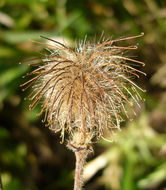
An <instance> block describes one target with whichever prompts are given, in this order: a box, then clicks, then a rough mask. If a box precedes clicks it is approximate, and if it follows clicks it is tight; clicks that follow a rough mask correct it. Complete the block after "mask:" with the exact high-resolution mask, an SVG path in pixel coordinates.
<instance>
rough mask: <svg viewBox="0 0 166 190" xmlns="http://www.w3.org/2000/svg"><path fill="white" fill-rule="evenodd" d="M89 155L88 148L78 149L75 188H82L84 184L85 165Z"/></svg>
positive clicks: (76, 189) (78, 189)
mask: <svg viewBox="0 0 166 190" xmlns="http://www.w3.org/2000/svg"><path fill="white" fill-rule="evenodd" d="M87 155H88V150H86V149H83V150H78V151H76V152H75V157H76V168H75V181H74V190H81V189H82V185H83V176H82V175H83V167H84V163H85V160H86V157H87Z"/></svg>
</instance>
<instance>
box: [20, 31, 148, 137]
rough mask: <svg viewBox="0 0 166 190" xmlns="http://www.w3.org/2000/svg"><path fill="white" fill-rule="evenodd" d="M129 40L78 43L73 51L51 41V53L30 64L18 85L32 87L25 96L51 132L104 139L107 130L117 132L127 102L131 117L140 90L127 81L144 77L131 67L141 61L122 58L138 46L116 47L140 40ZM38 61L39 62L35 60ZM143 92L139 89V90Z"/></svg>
mask: <svg viewBox="0 0 166 190" xmlns="http://www.w3.org/2000/svg"><path fill="white" fill-rule="evenodd" d="M142 35H143V34H140V35H138V36H132V37H127V38H120V39H117V40H109V41H102V42H100V43H88V42H85V40H84V41H83V42H81V43H80V44H78V47H76V49H75V50H73V49H71V48H69V47H67V46H65V45H64V44H61V43H60V42H57V41H54V40H52V39H49V38H45V37H43V38H45V39H47V40H49V41H52V42H53V43H54V45H49V44H46V46H47V45H48V46H52V47H53V49H52V50H51V52H52V53H51V54H50V55H47V56H44V57H40V58H34V59H30V60H28V61H29V62H31V65H32V66H36V67H37V68H36V69H34V70H33V71H32V72H31V73H28V74H27V75H26V76H25V77H29V76H33V77H32V78H31V79H29V80H28V81H27V82H25V83H24V84H23V85H22V86H24V89H23V90H26V89H28V88H29V87H31V86H33V90H32V92H31V93H30V95H29V97H28V98H29V100H31V101H32V103H31V105H30V109H34V108H35V106H36V105H37V104H38V103H39V102H41V112H40V113H39V115H41V114H42V113H43V112H45V116H44V120H43V121H44V122H45V121H46V122H47V123H48V125H49V127H50V129H52V130H54V131H55V132H57V131H61V135H62V138H63V137H64V133H65V132H67V133H68V134H71V135H72V134H74V133H76V132H77V133H78V132H80V133H81V134H83V135H84V136H89V135H90V136H91V137H92V138H93V137H97V138H100V137H103V138H104V133H105V131H110V132H111V131H112V130H114V129H119V128H120V121H121V120H122V118H121V116H120V112H121V111H122V110H124V112H125V114H126V115H127V111H126V109H125V103H127V104H128V105H129V106H130V108H131V110H132V111H133V113H134V114H135V111H134V108H133V102H135V103H136V104H137V105H138V106H139V103H138V101H139V99H140V96H139V94H138V92H137V90H138V89H140V90H142V89H141V88H140V87H139V86H137V85H136V84H135V83H134V82H133V81H132V80H131V76H135V77H137V78H139V74H144V75H145V73H144V72H142V71H140V70H138V69H136V68H134V67H133V66H132V65H133V64H140V65H142V66H144V63H143V62H140V61H137V60H134V59H131V58H129V57H127V56H125V55H124V52H125V51H126V50H134V49H136V48H137V47H136V46H127V47H120V46H116V45H115V43H117V42H119V41H122V40H130V39H133V38H137V37H140V36H142ZM39 60H40V61H39ZM142 91H143V90H142Z"/></svg>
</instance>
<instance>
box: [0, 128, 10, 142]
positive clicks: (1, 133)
mask: <svg viewBox="0 0 166 190" xmlns="http://www.w3.org/2000/svg"><path fill="white" fill-rule="evenodd" d="M9 135H10V134H9V131H8V130H7V129H5V128H2V127H0V140H2V139H6V138H8V137H9Z"/></svg>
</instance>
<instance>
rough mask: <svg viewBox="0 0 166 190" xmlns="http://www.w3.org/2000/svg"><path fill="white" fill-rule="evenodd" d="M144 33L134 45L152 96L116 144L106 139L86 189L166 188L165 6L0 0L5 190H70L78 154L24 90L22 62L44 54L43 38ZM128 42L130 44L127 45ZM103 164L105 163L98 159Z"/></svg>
mask: <svg viewBox="0 0 166 190" xmlns="http://www.w3.org/2000/svg"><path fill="white" fill-rule="evenodd" d="M102 31H104V32H105V35H106V37H108V36H110V37H111V38H113V39H115V38H119V37H123V36H132V35H137V34H140V33H141V32H144V33H145V36H144V37H142V38H139V39H135V40H134V41H132V44H133V43H139V48H138V50H136V51H135V52H134V54H133V55H134V56H135V57H136V59H138V60H140V61H144V62H145V63H146V66H145V67H144V68H140V69H141V70H143V71H144V72H146V73H147V77H141V78H140V80H139V81H136V83H137V84H139V85H140V86H141V87H142V88H144V89H146V90H147V92H146V93H144V94H142V96H143V98H144V99H145V102H142V103H141V110H137V112H138V116H137V117H135V118H134V120H133V121H126V122H123V123H122V128H123V129H122V131H121V132H119V133H118V134H117V135H116V137H115V138H116V140H115V142H113V143H106V142H103V141H101V142H100V143H98V144H96V145H94V149H95V153H94V155H91V156H90V158H89V164H88V166H93V168H94V173H93V174H92V175H91V177H88V166H87V168H86V170H85V177H86V180H87V183H86V186H85V189H87V190H164V189H165V190H166V1H164V0H123V1H122V0H102V1H99V0H89V1H88V0H0V173H1V177H2V182H3V187H4V190H39V189H40V190H55V189H57V190H71V189H72V188H73V172H72V171H73V169H74V167H75V166H74V164H75V163H74V162H75V158H74V154H73V153H72V152H70V151H69V150H67V149H66V147H65V145H62V144H60V143H59V141H60V137H59V134H54V133H52V132H51V131H49V130H48V128H46V127H45V126H44V124H43V123H42V122H41V118H39V117H37V116H36V113H37V112H38V108H36V109H35V110H33V111H29V110H28V104H29V102H28V101H24V97H26V96H27V94H28V91H27V92H25V93H23V92H22V91H21V89H20V87H19V85H20V84H21V83H23V82H24V79H22V76H23V75H24V74H25V73H26V72H27V71H28V66H27V64H22V65H19V64H18V63H19V62H20V61H22V60H24V59H27V58H31V57H36V56H40V54H41V51H42V48H43V47H42V46H40V45H38V44H34V43H32V41H31V40H36V41H39V40H40V35H44V36H46V37H52V38H63V39H65V40H69V41H71V42H75V40H78V39H82V38H84V37H85V35H87V36H88V39H92V38H94V36H96V38H97V37H98V36H100V35H101V33H102ZM128 44H130V42H128ZM98 161H100V162H98Z"/></svg>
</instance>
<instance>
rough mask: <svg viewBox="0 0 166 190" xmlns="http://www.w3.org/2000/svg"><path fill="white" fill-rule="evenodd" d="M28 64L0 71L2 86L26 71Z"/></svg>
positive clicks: (0, 84)
mask: <svg viewBox="0 0 166 190" xmlns="http://www.w3.org/2000/svg"><path fill="white" fill-rule="evenodd" d="M26 69H27V68H26V65H21V66H17V67H13V68H10V69H8V70H6V71H4V72H3V73H2V72H1V73H0V87H3V86H5V85H7V84H8V83H10V82H12V81H13V80H14V79H16V78H17V77H19V76H21V75H22V74H23V73H24V72H25V71H26Z"/></svg>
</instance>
